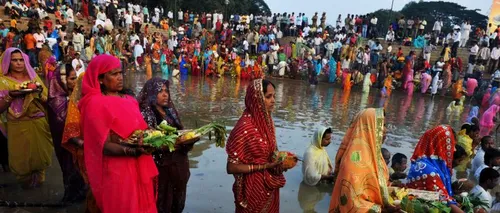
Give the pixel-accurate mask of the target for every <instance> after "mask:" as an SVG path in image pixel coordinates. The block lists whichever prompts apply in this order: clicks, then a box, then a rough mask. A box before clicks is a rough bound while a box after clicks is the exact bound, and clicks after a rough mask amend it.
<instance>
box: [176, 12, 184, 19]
mask: <svg viewBox="0 0 500 213" xmlns="http://www.w3.org/2000/svg"><path fill="white" fill-rule="evenodd" d="M183 15H184V13H183V12H182V11H179V12H177V20H182V19H184V16H183Z"/></svg>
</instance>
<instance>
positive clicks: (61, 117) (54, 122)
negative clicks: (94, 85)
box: [47, 67, 87, 202]
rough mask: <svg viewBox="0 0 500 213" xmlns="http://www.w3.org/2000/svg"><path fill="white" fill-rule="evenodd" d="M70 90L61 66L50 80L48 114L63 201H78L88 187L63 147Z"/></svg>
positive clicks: (69, 154) (64, 71) (83, 196)
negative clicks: (59, 170)
mask: <svg viewBox="0 0 500 213" xmlns="http://www.w3.org/2000/svg"><path fill="white" fill-rule="evenodd" d="M68 96H69V94H68V91H67V87H66V69H64V67H62V68H59V69H58V70H57V71H56V72H55V74H54V76H53V77H52V78H51V79H50V80H49V95H48V100H47V104H48V106H49V107H48V109H47V115H48V120H49V125H50V132H51V135H52V142H53V144H54V149H55V152H56V156H57V161H58V162H59V166H60V167H61V171H62V173H63V183H64V198H63V201H70V202H71V201H77V200H81V199H83V198H85V194H86V193H87V189H86V188H87V187H86V185H85V183H84V180H83V179H82V176H81V175H80V174H79V172H78V169H77V168H76V167H75V165H74V164H73V157H72V155H71V153H70V152H68V151H67V150H65V149H64V148H63V147H62V137H63V132H64V125H65V122H66V115H67V112H68Z"/></svg>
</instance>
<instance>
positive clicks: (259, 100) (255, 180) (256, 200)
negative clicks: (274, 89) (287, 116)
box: [226, 79, 285, 213]
mask: <svg viewBox="0 0 500 213" xmlns="http://www.w3.org/2000/svg"><path fill="white" fill-rule="evenodd" d="M245 106H246V109H245V111H244V112H243V115H242V116H241V118H240V120H239V121H238V123H236V126H235V127H234V129H233V130H232V131H231V135H230V136H229V139H228V142H227V147H226V151H227V154H228V161H229V162H231V163H235V164H253V165H264V164H267V163H270V162H272V158H273V154H274V152H275V151H277V150H278V149H277V144H276V135H275V134H276V133H275V128H274V123H273V119H272V118H271V115H270V114H269V113H268V112H267V111H266V109H265V105H264V94H263V85H262V79H257V80H254V81H253V82H252V83H250V85H249V86H248V88H247V94H246V97H245ZM234 178H235V182H234V185H233V193H234V199H235V205H236V211H235V212H238V213H241V212H249V213H250V212H252V213H253V212H267V213H273V212H279V203H280V199H279V188H281V187H283V186H284V185H285V177H284V176H283V174H282V173H281V172H278V171H276V170H274V169H268V170H262V171H257V172H253V173H248V174H235V175H234Z"/></svg>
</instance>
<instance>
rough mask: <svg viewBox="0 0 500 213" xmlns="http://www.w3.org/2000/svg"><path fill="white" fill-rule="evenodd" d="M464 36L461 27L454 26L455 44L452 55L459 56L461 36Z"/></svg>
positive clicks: (453, 36) (452, 47) (453, 37)
mask: <svg viewBox="0 0 500 213" xmlns="http://www.w3.org/2000/svg"><path fill="white" fill-rule="evenodd" d="M461 37H462V34H461V33H460V27H458V26H455V27H454V28H453V35H452V39H453V45H452V46H451V57H453V58H454V57H457V51H458V47H459V46H460V38H461Z"/></svg>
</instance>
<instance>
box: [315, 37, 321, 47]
mask: <svg viewBox="0 0 500 213" xmlns="http://www.w3.org/2000/svg"><path fill="white" fill-rule="evenodd" d="M321 43H323V39H322V38H320V37H316V38H314V45H316V46H319V45H321Z"/></svg>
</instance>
